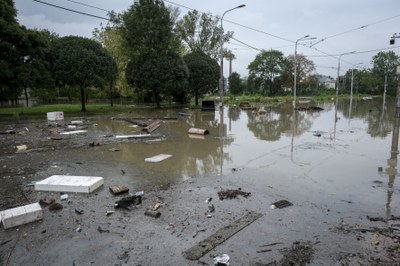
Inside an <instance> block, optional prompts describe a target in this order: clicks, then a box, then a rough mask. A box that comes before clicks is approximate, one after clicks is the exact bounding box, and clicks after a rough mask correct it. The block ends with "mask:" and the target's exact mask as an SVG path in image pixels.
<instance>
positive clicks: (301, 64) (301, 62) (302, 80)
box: [282, 54, 315, 95]
mask: <svg viewBox="0 0 400 266" xmlns="http://www.w3.org/2000/svg"><path fill="white" fill-rule="evenodd" d="M286 59H287V60H286V61H285V65H284V68H283V72H282V84H283V86H285V87H288V88H293V84H294V65H295V62H297V64H296V66H297V69H296V72H297V75H296V76H297V77H296V81H297V93H298V94H299V95H300V94H301V92H302V90H303V89H304V88H305V87H308V86H309V85H310V83H309V81H310V76H311V74H312V73H313V72H314V71H315V64H314V62H313V61H312V60H310V59H308V58H307V57H305V56H304V55H302V54H298V55H297V56H296V59H295V57H294V55H289V56H288V57H287V58H286Z"/></svg>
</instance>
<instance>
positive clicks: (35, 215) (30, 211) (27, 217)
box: [0, 203, 43, 229]
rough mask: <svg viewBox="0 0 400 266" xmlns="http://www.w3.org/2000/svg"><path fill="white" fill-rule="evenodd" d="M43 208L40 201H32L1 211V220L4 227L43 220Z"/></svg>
mask: <svg viewBox="0 0 400 266" xmlns="http://www.w3.org/2000/svg"><path fill="white" fill-rule="evenodd" d="M42 217H43V212H42V208H41V207H40V205H39V203H32V204H28V205H25V206H20V207H16V208H12V209H8V210H4V211H1V212H0V221H1V222H2V223H3V227H4V229H8V228H12V227H16V226H19V225H23V224H27V223H31V222H35V221H38V220H41V219H42Z"/></svg>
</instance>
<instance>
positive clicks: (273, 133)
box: [84, 99, 400, 215]
mask: <svg viewBox="0 0 400 266" xmlns="http://www.w3.org/2000/svg"><path fill="white" fill-rule="evenodd" d="M318 106H320V107H322V108H323V109H324V110H322V111H319V112H316V111H296V112H295V113H293V109H292V106H291V105H289V104H282V105H280V106H278V107H263V108H262V109H263V110H266V113H263V112H260V113H259V112H258V110H249V111H242V110H240V109H239V108H238V107H233V106H232V107H225V109H224V112H223V113H221V112H220V111H216V112H201V111H199V110H184V112H185V116H181V117H179V119H178V120H176V121H175V120H173V121H166V122H165V123H164V124H163V125H162V126H161V127H160V129H159V130H158V131H156V132H155V133H154V134H156V135H157V134H158V135H160V137H161V138H162V141H160V142H154V143H149V142H143V141H140V142H139V143H130V142H125V143H122V144H118V145H117V147H118V148H119V149H121V151H120V152H116V153H110V152H109V151H108V150H109V148H110V147H109V145H107V146H101V147H99V148H98V150H97V151H96V153H97V156H99V155H100V154H101V156H103V160H104V161H108V162H113V161H114V162H115V163H116V164H117V165H118V166H117V167H119V168H121V169H126V168H129V165H134V166H135V167H139V168H141V169H143V171H142V172H143V175H144V176H141V177H140V178H142V179H143V180H145V181H151V182H156V183H157V182H161V183H168V182H176V181H179V180H186V179H188V178H190V177H201V176H203V175H212V174H214V175H220V176H222V175H224V174H227V173H230V172H232V171H234V170H240V169H243V168H253V169H257V170H260V171H262V172H264V173H265V176H264V177H263V178H262V179H259V178H258V179H251V178H250V179H249V181H251V182H255V183H256V184H257V183H259V184H263V185H264V184H270V185H271V186H276V185H278V186H279V187H280V188H281V189H283V190H284V191H285V192H286V193H288V194H291V195H293V196H294V197H306V198H308V199H309V200H310V201H312V202H321V201H323V202H324V201H327V203H328V202H329V201H330V200H331V199H332V198H340V199H342V200H343V202H349V201H351V202H353V203H355V204H353V205H351V206H355V207H354V208H355V209H357V210H359V211H365V212H368V211H370V210H371V209H372V210H374V211H375V212H376V213H375V214H376V215H383V214H384V213H385V212H387V213H388V214H389V213H390V212H391V208H392V207H394V208H396V206H397V208H398V206H399V203H400V199H399V196H395V197H393V193H394V194H396V195H398V194H399V188H398V186H396V184H398V182H399V181H398V180H396V177H397V159H396V158H397V152H396V151H397V146H396V145H395V143H396V142H397V140H396V138H395V137H396V136H393V130H394V127H395V128H396V127H398V125H397V126H396V123H394V122H395V119H394V109H395V108H394V102H391V101H389V102H388V103H387V105H386V106H385V108H384V109H382V100H381V99H372V100H357V101H353V102H352V109H350V102H349V101H348V100H347V101H341V102H339V104H338V108H335V104H334V103H333V102H332V103H324V104H319V105H318ZM169 112H170V113H169V114H167V115H165V113H163V116H168V115H169V116H176V115H177V113H178V111H175V112H174V111H169ZM161 114H162V113H160V114H158V113H151V114H144V115H145V116H146V117H152V116H153V117H154V116H155V117H157V116H161ZM221 121H222V123H221ZM97 123H98V124H99V126H98V129H100V130H105V131H107V130H108V131H110V132H114V134H116V133H117V132H118V133H119V134H132V133H140V130H141V129H140V128H137V129H134V128H129V127H128V126H129V124H128V123H126V122H125V121H117V120H111V119H104V120H99V121H97ZM191 127H196V128H204V129H208V130H209V131H210V134H209V135H206V136H197V137H190V136H188V134H187V131H188V129H189V128H191ZM397 138H398V136H397ZM392 149H393V151H394V152H392ZM84 152H86V155H85V156H87V157H91V156H93V154H94V152H93V150H89V149H86V150H84ZM160 153H166V154H171V155H173V157H172V158H170V159H168V160H165V161H163V162H160V163H146V162H145V161H144V159H145V158H147V157H151V156H154V155H157V154H160ZM310 192H312V193H310ZM392 201H393V202H392ZM343 204H345V203H343ZM397 211H398V209H397Z"/></svg>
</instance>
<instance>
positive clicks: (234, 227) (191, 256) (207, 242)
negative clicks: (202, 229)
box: [183, 211, 262, 260]
mask: <svg viewBox="0 0 400 266" xmlns="http://www.w3.org/2000/svg"><path fill="white" fill-rule="evenodd" d="M261 216H262V214H261V213H258V212H254V211H251V212H249V213H248V214H246V215H245V216H243V217H242V218H240V219H238V220H236V221H233V222H232V223H231V224H229V225H227V226H225V227H223V228H221V229H219V230H218V231H217V232H215V233H214V234H213V235H211V236H209V237H208V238H206V239H204V240H202V241H200V242H199V243H198V244H197V245H195V246H193V247H191V248H189V249H188V250H186V251H185V252H183V255H184V256H185V258H186V259H188V260H198V259H199V258H200V257H202V256H204V255H205V254H206V253H207V252H209V251H210V250H212V249H213V248H215V247H216V246H218V245H219V244H221V243H223V242H224V241H225V240H227V239H229V238H230V237H231V236H233V235H234V234H236V233H238V232H239V231H240V230H242V229H243V228H245V227H246V226H248V225H250V224H251V223H252V222H254V221H255V220H257V219H258V218H260V217H261Z"/></svg>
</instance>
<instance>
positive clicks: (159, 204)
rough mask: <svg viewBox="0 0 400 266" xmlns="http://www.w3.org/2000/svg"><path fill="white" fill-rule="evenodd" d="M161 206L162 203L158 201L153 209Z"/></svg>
mask: <svg viewBox="0 0 400 266" xmlns="http://www.w3.org/2000/svg"><path fill="white" fill-rule="evenodd" d="M160 207H161V203H159V202H157V203H156V204H155V205H154V206H153V211H156V210H158V209H159V208H160Z"/></svg>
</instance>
